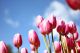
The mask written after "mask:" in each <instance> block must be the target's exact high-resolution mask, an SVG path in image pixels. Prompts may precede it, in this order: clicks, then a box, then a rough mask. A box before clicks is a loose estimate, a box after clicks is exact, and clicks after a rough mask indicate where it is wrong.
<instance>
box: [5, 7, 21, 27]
mask: <svg viewBox="0 0 80 53" xmlns="http://www.w3.org/2000/svg"><path fill="white" fill-rule="evenodd" d="M4 21H5V22H6V24H8V25H10V26H11V27H13V28H18V27H19V26H20V22H19V21H17V20H13V19H12V18H11V16H10V10H9V9H7V8H6V9H4Z"/></svg>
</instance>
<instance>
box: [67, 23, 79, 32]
mask: <svg viewBox="0 0 80 53" xmlns="http://www.w3.org/2000/svg"><path fill="white" fill-rule="evenodd" d="M68 26H69V32H70V33H71V34H73V33H75V32H76V31H77V28H76V25H75V23H74V22H72V21H70V22H69V23H68Z"/></svg>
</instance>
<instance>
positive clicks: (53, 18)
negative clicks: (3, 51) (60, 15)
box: [48, 15, 57, 29]
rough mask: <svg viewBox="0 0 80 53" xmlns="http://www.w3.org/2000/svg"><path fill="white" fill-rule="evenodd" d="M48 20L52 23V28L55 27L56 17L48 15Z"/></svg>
mask: <svg viewBox="0 0 80 53" xmlns="http://www.w3.org/2000/svg"><path fill="white" fill-rule="evenodd" d="M48 20H49V22H50V23H51V24H52V28H53V29H54V28H56V25H57V21H56V17H55V16H52V15H50V16H49V18H48Z"/></svg>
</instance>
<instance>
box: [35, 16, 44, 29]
mask: <svg viewBox="0 0 80 53" xmlns="http://www.w3.org/2000/svg"><path fill="white" fill-rule="evenodd" d="M43 20H44V18H43V17H42V16H40V15H38V16H37V17H36V25H37V27H38V28H39V25H40V23H41V22H42V21H43Z"/></svg>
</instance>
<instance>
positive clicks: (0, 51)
mask: <svg viewBox="0 0 80 53" xmlns="http://www.w3.org/2000/svg"><path fill="white" fill-rule="evenodd" d="M0 53H8V47H7V45H6V44H5V43H4V42H3V41H0Z"/></svg>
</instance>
